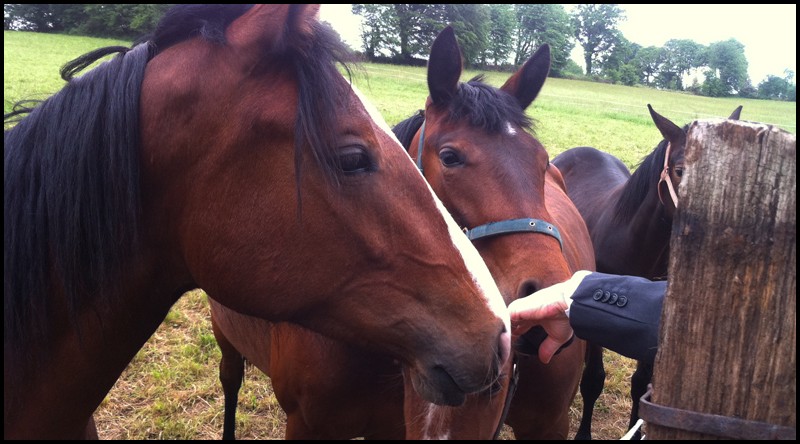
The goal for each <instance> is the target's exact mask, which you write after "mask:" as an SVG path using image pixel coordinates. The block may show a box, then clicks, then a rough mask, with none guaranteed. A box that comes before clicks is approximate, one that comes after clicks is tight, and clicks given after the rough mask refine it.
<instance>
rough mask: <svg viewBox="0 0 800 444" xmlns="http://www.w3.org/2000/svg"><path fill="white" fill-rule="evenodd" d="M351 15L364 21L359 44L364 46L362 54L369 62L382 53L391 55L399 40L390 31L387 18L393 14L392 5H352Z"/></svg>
mask: <svg viewBox="0 0 800 444" xmlns="http://www.w3.org/2000/svg"><path fill="white" fill-rule="evenodd" d="M352 11H353V14H356V15H360V16H361V17H362V18H363V19H364V20H363V21H362V27H361V42H362V43H363V44H364V54H365V55H366V56H367V58H368V59H369V60H375V58H376V57H377V56H378V55H379V54H382V53H383V52H389V53H391V51H392V48H394V47H396V46H397V45H398V43H399V40H397V38H396V34H395V33H394V32H392V31H390V30H391V29H392V28H391V27H390V24H391V22H390V21H389V20H387V18H388V17H389V16H390V15H391V14H393V13H394V9H393V8H392V5H388V4H381V5H375V4H355V3H354V4H353V6H352Z"/></svg>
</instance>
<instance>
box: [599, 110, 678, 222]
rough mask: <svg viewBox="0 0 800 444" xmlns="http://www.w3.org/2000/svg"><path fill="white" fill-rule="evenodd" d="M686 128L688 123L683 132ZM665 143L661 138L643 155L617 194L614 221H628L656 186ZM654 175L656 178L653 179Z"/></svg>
mask: <svg viewBox="0 0 800 444" xmlns="http://www.w3.org/2000/svg"><path fill="white" fill-rule="evenodd" d="M687 128H688V125H687V126H684V127H683V131H684V132H685V131H686V129H687ZM667 143H668V141H667V140H666V139H663V140H662V141H661V142H659V143H658V145H656V148H655V149H654V150H653V151H652V152H651V153H650V154H648V155H646V156H644V157H643V158H642V160H641V162H639V164H638V165H637V167H636V170H635V171H634V172H633V174H631V177H630V178H629V179H628V182H627V184H626V185H625V187H624V189H623V190H622V193H621V194H620V196H619V200H618V201H617V204H616V211H615V212H614V220H615V221H617V222H621V223H625V222H628V221H630V220H631V218H632V217H633V215H634V214H635V213H636V210H637V209H638V208H639V207H640V206H641V205H642V202H643V201H644V199H645V198H646V197H647V193H648V192H649V191H650V190H651V189H652V187H654V186H658V185H656V184H657V183H658V177H660V174H661V170H662V169H664V155H665V154H666V151H667ZM654 177H655V178H656V180H653V178H654Z"/></svg>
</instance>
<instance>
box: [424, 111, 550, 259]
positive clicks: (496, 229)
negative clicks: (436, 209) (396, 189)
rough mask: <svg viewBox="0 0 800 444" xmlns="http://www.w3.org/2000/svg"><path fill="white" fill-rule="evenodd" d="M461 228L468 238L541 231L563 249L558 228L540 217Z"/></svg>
mask: <svg viewBox="0 0 800 444" xmlns="http://www.w3.org/2000/svg"><path fill="white" fill-rule="evenodd" d="M425 122H426V121H425V120H423V121H422V126H421V127H420V129H419V146H418V148H417V168H419V172H420V173H423V176H424V175H425V174H424V172H423V171H422V147H423V144H424V143H425ZM463 230H464V234H466V235H467V237H468V238H469V239H470V240H475V239H480V238H484V237H490V236H497V235H500V234H509V233H525V232H530V233H542V234H546V235H548V236H552V237H554V238H555V239H556V240H557V241H558V245H559V246H560V247H561V251H564V242H563V241H562V240H561V233H560V232H559V231H558V228H556V226H555V225H554V224H551V223H549V222H545V221H543V220H540V219H534V218H522V219H507V220H502V221H498V222H489V223H488V224H484V225H479V226H477V227H475V228H472V229H468V228H466V227H464V228H463Z"/></svg>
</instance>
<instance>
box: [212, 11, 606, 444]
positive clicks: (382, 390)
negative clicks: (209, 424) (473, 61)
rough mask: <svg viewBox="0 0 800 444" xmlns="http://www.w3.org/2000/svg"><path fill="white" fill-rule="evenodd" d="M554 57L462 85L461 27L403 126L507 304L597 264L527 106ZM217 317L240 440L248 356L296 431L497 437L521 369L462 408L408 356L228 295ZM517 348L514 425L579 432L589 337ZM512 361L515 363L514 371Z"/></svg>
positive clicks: (525, 432)
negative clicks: (284, 319) (550, 349)
mask: <svg viewBox="0 0 800 444" xmlns="http://www.w3.org/2000/svg"><path fill="white" fill-rule="evenodd" d="M549 66H550V52H549V47H547V46H543V47H542V48H540V49H539V51H537V53H536V54H534V55H533V56H532V57H531V58H530V60H528V61H527V62H526V63H525V65H524V66H523V67H521V68H520V69H519V71H517V72H516V73H515V74H514V75H512V76H511V77H510V78H509V79H508V80H507V81H506V82H505V84H504V85H503V86H502V87H501V88H499V89H498V88H494V87H492V86H489V85H487V84H485V83H484V82H482V81H480V80H479V79H473V80H472V81H469V82H466V83H460V82H459V78H460V76H461V72H462V61H461V55H460V49H459V47H458V44H457V42H456V39H455V35H454V33H453V30H452V28H449V27H448V28H447V29H445V30H444V31H443V32H442V33H441V34H440V35H439V36H438V37H437V39H436V41H435V42H434V44H433V47H432V49H431V54H430V59H429V65H428V86H429V92H430V97H429V98H428V101H427V104H426V108H425V110H424V112H423V113H420V114H418V115H415V116H413V117H412V118H410V119H408V120H406V121H404V122H402V123H401V124H399V125H397V126H396V127H395V132H396V133H397V134H398V136H399V138H400V139H401V142H403V144H404V145H405V146H406V147H407V148H410V154H411V156H412V157H416V158H417V160H418V165H419V166H420V169H421V170H422V171H423V174H424V176H425V177H426V179H427V180H428V182H429V183H430V184H431V187H432V188H433V190H434V191H435V192H436V194H437V195H438V196H439V197H440V198H441V199H442V201H443V203H444V205H445V207H446V208H447V209H448V210H449V211H450V212H451V213H452V214H453V216H454V217H455V219H456V221H457V222H458V224H459V225H460V226H461V227H464V229H465V231H466V232H467V235H468V236H469V237H470V238H472V239H473V242H474V243H475V246H476V247H477V248H478V251H480V253H481V256H482V257H483V259H484V260H485V261H486V263H487V265H488V266H489V269H490V270H491V271H492V275H493V276H494V278H495V280H496V282H497V284H498V286H499V287H500V290H501V293H502V294H503V297H504V299H505V301H506V302H507V303H508V302H510V301H512V300H514V299H517V298H519V297H524V296H526V295H529V294H531V293H532V292H533V291H535V290H537V289H539V288H543V287H546V286H549V285H552V284H555V283H557V282H561V281H564V280H566V279H567V278H569V277H570V276H571V274H572V272H573V271H575V270H578V269H594V256H593V253H592V248H591V240H590V239H589V235H588V232H587V230H586V226H585V224H584V223H583V220H582V219H581V217H580V214H579V213H578V211H577V209H575V207H574V206H573V205H572V202H571V201H570V200H569V198H568V197H567V194H566V192H565V189H564V184H563V180H562V179H561V176H560V173H559V172H558V170H557V169H556V168H555V167H554V166H552V165H550V164H549V159H548V155H547V152H546V151H545V149H544V147H543V146H542V145H541V143H539V142H538V141H537V140H536V138H535V137H533V136H532V135H531V134H530V132H529V130H530V120H529V119H528V117H527V116H525V113H524V110H525V109H526V108H527V107H528V106H529V105H530V104H531V103H532V102H533V100H534V99H535V98H536V96H537V94H538V93H539V91H540V89H541V87H542V85H543V83H544V81H545V79H546V77H547V73H548V71H549ZM423 121H424V123H425V124H424V130H423V129H422V127H423V125H422V123H423ZM423 131H424V137H423ZM421 140H422V142H420V141H421ZM420 147H422V152H420V151H419V150H420ZM559 232H560V234H559ZM465 239H466V237H465ZM418 248H420V249H427V248H429V246H427V245H425V244H419V245H418ZM450 309H451V310H452V311H453V312H456V313H458V312H461V308H460V307H458V306H452V307H451V308H450ZM212 320H213V325H214V332H215V334H216V335H217V340H218V341H219V343H220V346H221V348H222V351H223V362H222V364H221V372H220V378H221V380H222V383H223V387H225V394H226V420H225V424H226V427H225V433H224V437H226V438H232V437H233V426H234V424H235V422H234V415H233V411H234V409H235V408H236V401H235V396H236V393H237V392H238V389H239V384H240V382H241V378H242V374H243V367H244V364H243V360H242V356H244V357H246V359H247V360H248V361H250V362H252V363H254V364H255V365H256V366H257V367H258V368H259V369H261V370H262V371H264V372H266V373H267V374H268V375H269V376H270V377H271V380H272V385H273V389H274V391H275V396H276V398H277V399H278V402H279V403H280V404H281V407H283V409H284V410H285V411H286V414H287V426H286V435H285V436H286V438H287V439H307V438H320V439H348V438H353V437H358V436H363V437H366V438H380V439H400V438H404V437H405V438H410V439H414V438H424V437H447V438H453V439H457V438H464V439H475V438H492V437H493V436H494V435H495V433H496V432H497V430H498V427H499V425H500V424H499V423H500V419H501V416H502V414H503V410H504V406H505V402H506V399H507V398H506V394H507V393H508V385H509V381H510V378H505V379H503V380H502V381H498V384H496V385H495V386H494V387H493V388H492V389H491V390H489V391H486V392H482V393H481V394H480V395H470V396H468V397H467V401H466V403H465V404H464V405H462V406H460V407H453V406H445V407H440V406H436V405H433V404H430V403H428V402H427V401H425V400H423V399H420V398H419V396H418V394H417V393H416V392H415V391H414V390H410V388H409V387H410V385H409V384H406V386H405V389H404V387H403V384H404V381H403V377H402V375H401V372H402V369H403V366H401V365H399V364H398V363H397V362H395V361H394V360H393V359H392V358H391V357H390V356H388V355H387V354H380V353H372V352H369V351H366V350H364V349H362V348H359V347H356V346H352V345H349V344H346V343H343V342H338V341H333V340H331V339H329V338H326V337H323V336H320V335H317V334H315V333H313V332H311V331H308V330H305V329H301V328H298V327H296V326H293V325H289V324H269V323H266V322H262V321H258V320H255V319H252V318H247V317H244V316H242V315H240V314H237V313H235V312H233V311H232V310H229V309H226V308H225V307H223V306H222V305H221V304H214V303H212ZM539 340H540V339H539ZM534 341H536V339H534ZM534 346H535V345H534ZM531 348H532V347H531ZM517 359H518V364H517V365H518V366H519V368H520V378H519V387H518V389H517V395H516V396H515V397H514V404H513V405H512V408H511V413H510V414H509V415H508V418H509V424H511V425H512V426H513V427H514V430H515V432H516V433H517V435H518V436H520V437H526V438H528V437H530V438H537V437H540V438H552V437H561V438H565V437H566V435H567V433H568V425H569V424H568V409H569V405H570V403H571V401H572V399H573V397H574V396H575V393H576V392H577V388H578V382H579V380H580V374H581V370H582V368H583V359H584V343H583V341H575V343H574V344H572V345H571V346H569V347H567V348H565V349H564V350H563V351H562V352H561V353H560V354H559V356H557V357H556V358H555V359H554V360H553V362H552V363H551V364H550V365H543V364H541V363H540V362H539V360H538V358H537V357H532V356H519V357H518V358H517ZM511 372H512V370H511V363H509V365H508V367H507V369H506V373H507V374H508V375H510V374H511ZM402 373H403V374H406V375H407V371H406V372H402ZM407 379H408V378H406V380H407ZM404 404H405V405H404Z"/></svg>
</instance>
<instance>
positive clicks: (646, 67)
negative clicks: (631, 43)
mask: <svg viewBox="0 0 800 444" xmlns="http://www.w3.org/2000/svg"><path fill="white" fill-rule="evenodd" d="M662 52H663V50H662V48H659V47H657V46H648V47H646V48H641V49H639V51H637V52H636V56H635V57H634V59H633V64H634V66H636V67H637V68H638V72H639V73H640V78H639V81H640V82H641V83H642V84H643V85H650V86H652V85H654V84H655V80H656V74H658V70H659V67H660V66H661V60H662V59H663V57H662V55H661V54H662Z"/></svg>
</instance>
